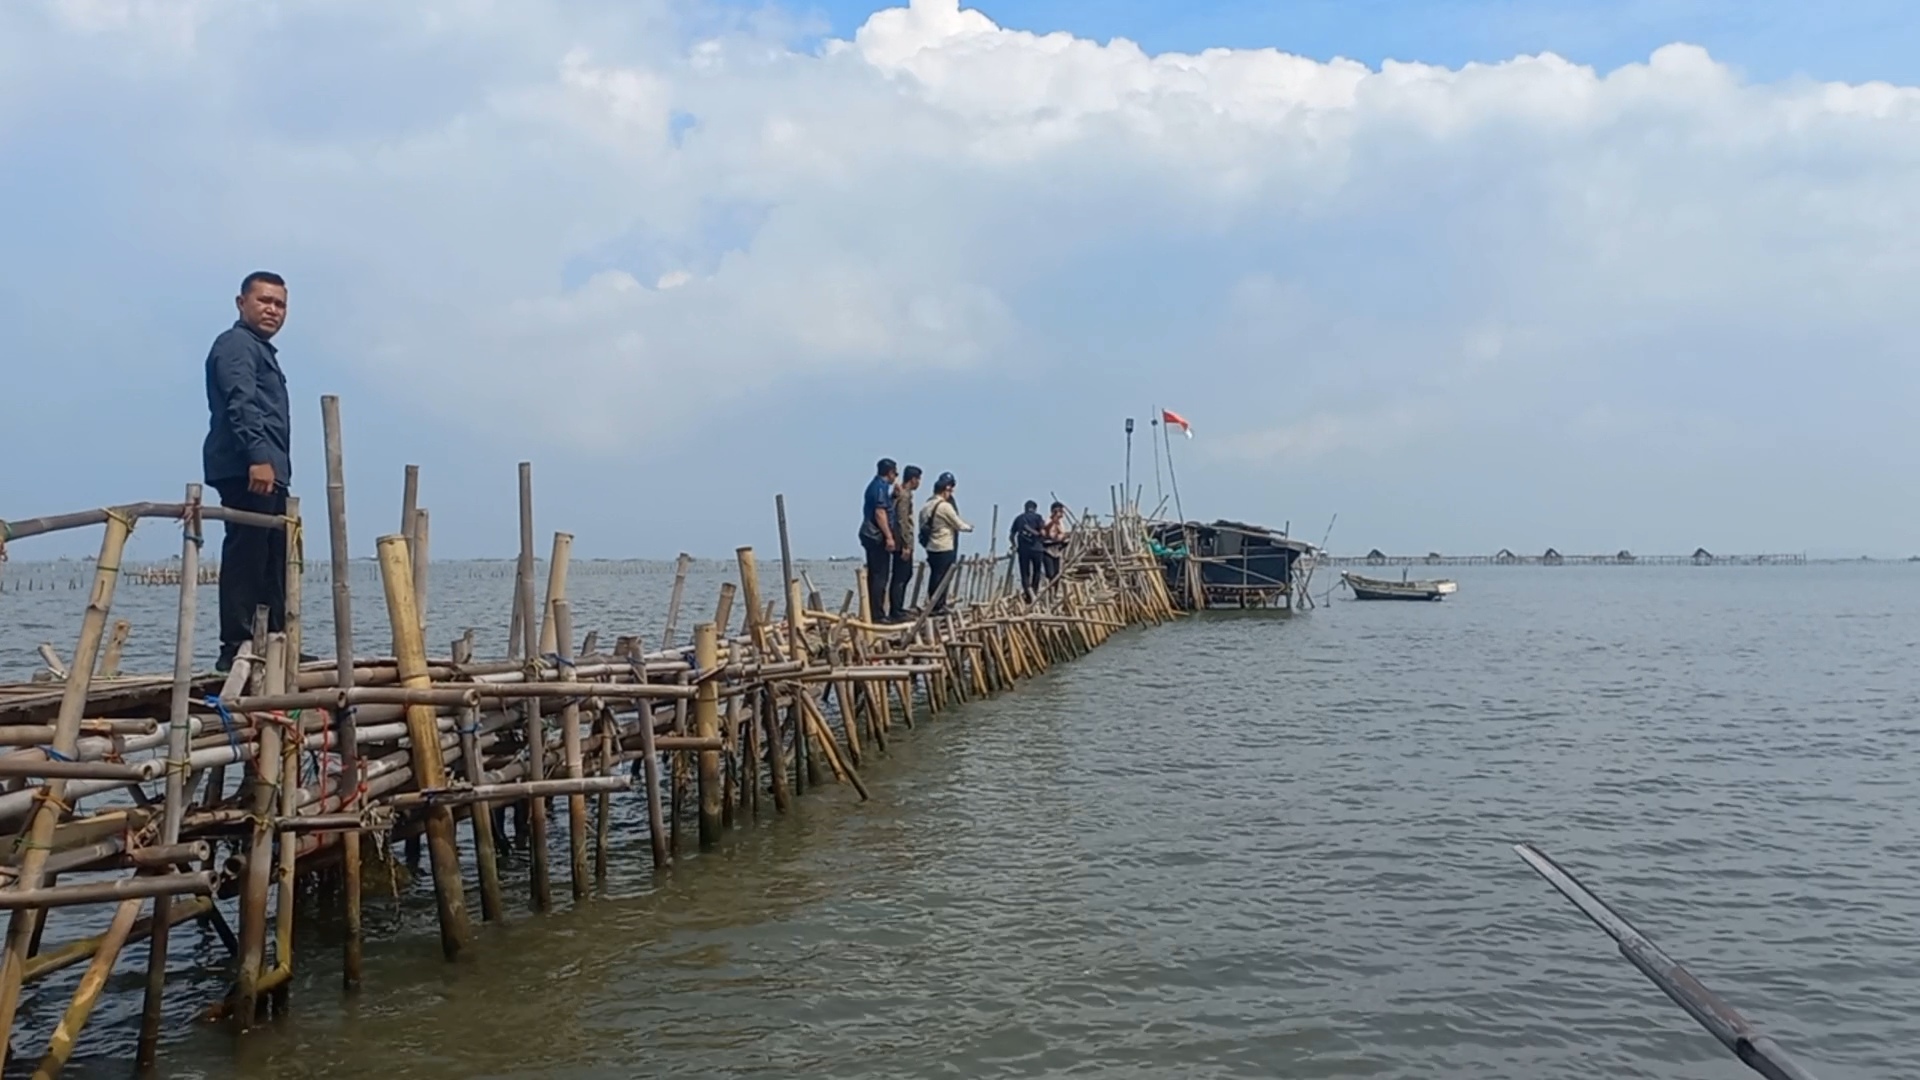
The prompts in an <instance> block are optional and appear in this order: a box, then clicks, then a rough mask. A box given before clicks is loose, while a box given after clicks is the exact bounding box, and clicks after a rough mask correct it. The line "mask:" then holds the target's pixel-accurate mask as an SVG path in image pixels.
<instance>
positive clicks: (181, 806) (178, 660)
mask: <svg viewBox="0 0 1920 1080" xmlns="http://www.w3.org/2000/svg"><path fill="white" fill-rule="evenodd" d="M185 501H186V505H187V506H188V507H191V508H193V509H190V510H189V511H188V513H187V515H186V517H185V519H184V520H183V521H182V522H181V529H180V532H181V540H180V606H179V618H178V620H177V621H176V622H175V624H174V638H173V693H172V695H171V696H170V698H169V700H168V705H167V786H166V816H165V817H164V818H163V819H162V821H161V826H160V836H161V842H162V843H165V844H174V843H178V842H179V840H180V822H181V820H182V819H183V818H184V817H185V816H186V810H187V803H186V798H187V796H186V786H187V755H188V752H189V743H190V740H191V738H192V731H191V726H190V725H191V718H190V717H189V716H188V706H189V705H190V704H191V702H192V700H193V630H194V624H195V621H196V619H197V616H198V610H199V592H198V587H199V581H200V545H201V543H202V535H201V530H202V528H204V526H203V525H202V524H201V520H200V516H199V513H198V507H199V505H200V485H199V484H188V485H187V493H186V500H185ZM172 901H173V898H172V897H171V896H164V895H163V896H159V897H156V898H155V900H154V905H153V930H152V934H151V936H150V937H149V939H148V942H147V988H146V999H145V1001H144V1003H143V1004H142V1006H141V1010H140V1041H139V1046H138V1050H137V1052H136V1054H135V1058H134V1060H135V1064H136V1065H138V1066H139V1067H140V1068H143V1069H145V1068H150V1067H152V1065H153V1063H154V1061H155V1060H156V1059H157V1057H158V1054H159V1046H160V1020H161V1009H162V1005H163V1004H164V1001H165V998H166V990H167V945H168V932H169V931H170V930H171V929H172V926H173V923H172V919H171V915H172Z"/></svg>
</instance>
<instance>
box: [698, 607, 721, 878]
mask: <svg viewBox="0 0 1920 1080" xmlns="http://www.w3.org/2000/svg"><path fill="white" fill-rule="evenodd" d="M693 666H694V667H695V668H697V669H699V676H700V684H699V686H698V687H697V688H696V690H695V693H696V694H697V695H698V696H697V697H695V698H694V699H693V733H694V734H695V735H696V736H698V737H699V738H702V739H715V738H718V737H719V736H720V681H719V679H718V678H717V677H716V676H715V675H714V674H713V670H714V669H715V668H717V667H719V666H720V643H719V641H718V640H717V636H716V634H715V631H714V628H713V624H712V623H701V624H700V625H699V626H696V627H694V628H693ZM719 842H720V751H718V750H702V751H700V847H701V848H702V849H703V850H705V849H708V848H711V847H713V846H714V845H715V844H717V843H719Z"/></svg>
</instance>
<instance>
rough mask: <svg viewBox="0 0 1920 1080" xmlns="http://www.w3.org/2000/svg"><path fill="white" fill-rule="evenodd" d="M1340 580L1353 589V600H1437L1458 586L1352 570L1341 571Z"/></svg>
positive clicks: (1454, 590)
mask: <svg viewBox="0 0 1920 1080" xmlns="http://www.w3.org/2000/svg"><path fill="white" fill-rule="evenodd" d="M1340 580H1341V581H1344V582H1346V585H1347V588H1349V589H1352V590H1353V598H1354V599H1355V600H1439V599H1441V598H1442V597H1445V596H1448V595H1451V594H1452V593H1454V592H1456V591H1458V590H1459V588H1460V587H1459V586H1458V585H1455V584H1454V583H1453V582H1451V581H1447V580H1445V579H1442V580H1439V581H1408V580H1406V579H1405V578H1404V577H1402V578H1401V580H1399V581H1390V580H1387V579H1385V578H1370V577H1365V576H1363V575H1361V574H1356V573H1353V572H1352V571H1345V572H1343V573H1341V575H1340Z"/></svg>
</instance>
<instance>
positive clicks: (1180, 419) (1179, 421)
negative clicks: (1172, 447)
mask: <svg viewBox="0 0 1920 1080" xmlns="http://www.w3.org/2000/svg"><path fill="white" fill-rule="evenodd" d="M1160 419H1162V420H1165V421H1166V422H1167V423H1169V424H1173V425H1175V426H1177V427H1179V429H1180V431H1181V432H1182V433H1183V434H1185V435H1186V437H1187V438H1189V439H1191V438H1193V425H1192V424H1189V423H1187V418H1186V417H1184V416H1181V415H1180V414H1179V413H1177V412H1174V411H1173V410H1172V409H1161V410H1160Z"/></svg>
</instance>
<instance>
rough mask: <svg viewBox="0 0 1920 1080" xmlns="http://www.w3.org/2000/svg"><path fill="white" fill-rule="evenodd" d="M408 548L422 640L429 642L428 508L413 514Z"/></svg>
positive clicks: (422, 508)
mask: <svg viewBox="0 0 1920 1080" xmlns="http://www.w3.org/2000/svg"><path fill="white" fill-rule="evenodd" d="M407 547H408V549H409V550H410V551H411V552H412V554H413V598H414V603H415V604H416V605H418V607H419V611H420V640H421V641H425V640H427V568H428V566H429V565H430V556H429V555H428V550H429V548H428V544H427V508H426V507H424V506H423V507H420V508H419V509H417V510H415V511H414V512H413V536H412V537H411V538H410V539H408V541H407Z"/></svg>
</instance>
